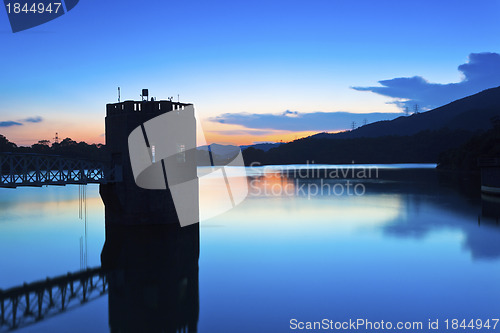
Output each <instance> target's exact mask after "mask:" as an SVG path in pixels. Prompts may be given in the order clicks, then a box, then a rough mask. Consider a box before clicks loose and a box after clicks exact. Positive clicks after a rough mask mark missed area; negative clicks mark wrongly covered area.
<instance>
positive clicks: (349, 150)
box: [243, 87, 500, 165]
mask: <svg viewBox="0 0 500 333" xmlns="http://www.w3.org/2000/svg"><path fill="white" fill-rule="evenodd" d="M499 116H500V87H497V88H492V89H488V90H484V91H482V92H480V93H477V94H475V95H472V96H469V97H465V98H462V99H460V100H457V101H454V102H452V103H449V104H447V105H444V106H441V107H439V108H436V109H434V110H431V111H427V112H422V113H419V114H414V115H412V116H406V117H405V116H402V117H399V118H396V119H394V120H390V121H379V122H375V123H372V124H368V125H365V126H362V127H360V128H358V129H356V130H352V131H346V132H341V133H335V134H329V133H318V134H316V135H313V136H310V137H307V138H303V139H299V140H295V141H293V142H290V143H287V144H283V145H281V146H279V147H275V148H272V149H270V150H268V151H267V152H264V151H262V150H259V149H256V148H255V147H250V148H248V149H246V150H244V152H243V155H244V158H245V163H246V164H248V165H249V164H251V163H252V162H260V163H262V164H295V163H306V162H311V161H315V163H351V162H352V161H354V162H356V163H410V162H414V163H417V162H438V159H439V156H440V154H442V153H443V152H445V151H453V149H454V148H457V147H458V146H460V145H462V144H465V142H467V140H469V139H471V138H472V137H474V136H478V135H480V134H481V133H483V132H485V131H488V130H490V129H491V128H492V127H493V122H492V119H495V118H498V117H499ZM445 159H446V158H445Z"/></svg>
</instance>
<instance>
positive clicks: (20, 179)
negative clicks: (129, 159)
mask: <svg viewBox="0 0 500 333" xmlns="http://www.w3.org/2000/svg"><path fill="white" fill-rule="evenodd" d="M116 181H121V170H115V169H110V168H107V167H106V164H105V163H104V162H99V161H92V160H85V159H78V158H71V157H64V156H58V155H41V154H19V153H0V187H9V188H15V187H18V186H43V185H67V184H91V183H99V184H100V183H109V182H116Z"/></svg>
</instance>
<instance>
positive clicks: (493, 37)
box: [0, 0, 500, 145]
mask: <svg viewBox="0 0 500 333" xmlns="http://www.w3.org/2000/svg"><path fill="white" fill-rule="evenodd" d="M499 15H500V2H499V1H489V0H478V1H474V2H466V1H456V0H454V1H435V0H433V1H427V0H423V1H411V2H410V1H390V0H381V1H354V0H349V1H347V0H346V1H336V0H326V1H315V0H311V1H292V0H289V1H269V0H267V1H259V0H257V1H252V2H243V1H148V0H145V1H114V0H107V1H100V2H97V1H88V0H81V1H80V2H79V4H78V5H77V6H76V7H75V8H74V9H72V10H71V11H70V12H68V13H66V14H65V15H63V16H61V17H59V18H57V19H55V20H53V21H50V22H48V23H46V24H43V25H40V26H38V27H35V28H32V29H29V30H25V31H22V32H18V33H12V31H11V29H10V25H9V22H8V18H7V14H6V11H5V10H3V9H0V41H1V43H0V45H1V51H2V52H0V60H1V64H2V71H1V73H0V134H3V135H5V136H6V137H7V138H8V139H9V140H11V141H13V142H15V143H17V144H18V145H30V144H32V143H35V142H37V141H38V140H43V139H48V140H52V139H53V138H54V136H55V133H56V132H57V133H58V135H59V137H60V138H65V137H70V138H72V139H74V140H77V141H86V142H89V143H99V142H100V143H104V135H103V134H104V131H105V128H104V117H105V105H106V104H107V103H114V102H116V101H117V87H120V88H121V97H122V100H128V99H134V100H139V99H140V96H139V95H140V91H141V89H142V88H148V89H149V91H150V95H151V96H155V97H157V98H158V99H167V98H168V97H171V96H173V97H174V100H177V96H178V95H179V98H180V101H181V102H188V103H194V106H195V108H196V111H197V114H198V117H199V118H200V120H201V122H202V124H203V128H204V131H205V135H206V137H207V139H208V141H210V142H218V143H237V144H251V143H253V142H266V141H281V140H283V141H289V140H293V139H295V138H299V137H303V136H306V135H310V134H313V133H317V132H323V131H328V132H335V131H341V130H345V129H349V128H350V127H351V126H352V123H353V122H355V124H356V126H360V125H362V124H363V123H365V122H372V121H376V120H380V119H392V118H395V117H398V116H401V114H402V111H403V110H404V108H405V107H408V108H409V109H410V110H412V109H413V108H414V107H415V105H418V107H419V108H420V111H423V110H428V109H432V108H434V107H437V106H440V105H443V104H446V103H448V102H451V101H453V100H455V99H457V98H461V97H465V96H467V95H470V94H473V93H476V92H479V91H481V90H484V89H487V88H490V87H494V86H499V85H500V56H499V53H500V39H499V38H498V36H500V23H498V17H499Z"/></svg>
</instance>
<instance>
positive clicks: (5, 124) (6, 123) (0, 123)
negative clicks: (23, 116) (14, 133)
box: [0, 120, 22, 127]
mask: <svg viewBox="0 0 500 333" xmlns="http://www.w3.org/2000/svg"><path fill="white" fill-rule="evenodd" d="M21 125H22V124H21V123H18V122H17V121H12V120H8V121H0V127H11V126H21Z"/></svg>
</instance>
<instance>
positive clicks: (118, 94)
mask: <svg viewBox="0 0 500 333" xmlns="http://www.w3.org/2000/svg"><path fill="white" fill-rule="evenodd" d="M118 103H120V87H118Z"/></svg>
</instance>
